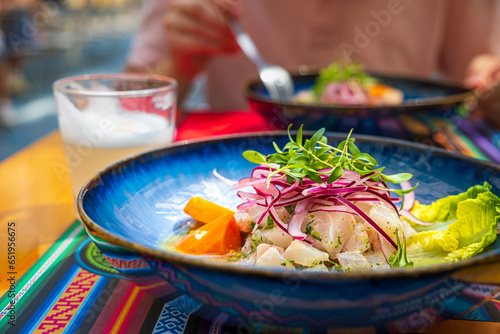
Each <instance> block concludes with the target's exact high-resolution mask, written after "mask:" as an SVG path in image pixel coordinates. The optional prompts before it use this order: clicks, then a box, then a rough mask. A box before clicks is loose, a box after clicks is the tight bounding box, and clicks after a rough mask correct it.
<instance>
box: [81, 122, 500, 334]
mask: <svg viewBox="0 0 500 334" xmlns="http://www.w3.org/2000/svg"><path fill="white" fill-rule="evenodd" d="M344 138H345V135H337V134H329V142H330V143H333V144H336V143H337V144H338V143H339V142H340V141H341V140H343V139H344ZM356 138H357V139H356V144H357V145H358V147H359V148H360V149H361V151H364V152H367V153H369V154H371V155H372V156H374V157H375V158H376V159H377V160H378V161H379V163H380V164H381V165H384V166H386V171H387V172H388V173H391V172H397V171H399V172H401V171H405V172H409V173H412V174H413V175H414V179H413V180H414V182H418V183H419V187H418V191H417V199H418V200H419V201H420V202H424V203H429V202H431V201H432V200H435V199H436V198H440V197H443V196H447V195H451V194H456V193H458V192H462V191H464V190H466V189H467V188H468V187H470V186H472V185H475V184H482V183H483V181H487V182H489V183H490V184H491V185H492V186H493V192H494V193H496V194H497V195H499V194H500V167H499V166H498V165H495V164H492V163H489V162H484V161H479V160H475V159H471V158H467V157H465V156H462V155H458V154H453V153H448V152H445V151H443V150H440V149H436V148H432V147H430V146H424V145H419V144H415V143H411V142H405V141H399V140H393V139H380V138H378V139H377V138H374V137H366V136H357V135H356ZM273 141H275V142H277V143H278V145H280V146H282V145H284V143H286V142H287V141H288V138H287V136H286V135H285V134H284V133H281V132H280V133H272V134H254V135H247V136H234V137H225V138H220V139H215V140H211V141H207V142H192V143H187V144H178V145H175V146H172V147H168V148H164V149H159V150H155V151H149V152H145V153H143V154H140V155H136V156H133V157H129V158H126V159H124V160H121V161H119V162H117V163H115V164H113V165H111V166H109V167H108V168H106V169H105V170H103V171H101V172H100V173H99V174H97V175H96V176H95V177H94V178H93V179H91V180H90V181H89V182H88V183H87V184H86V185H85V186H84V188H83V189H82V191H81V192H80V194H79V197H78V210H79V213H80V215H81V220H82V222H83V224H85V227H86V228H87V231H88V233H89V235H90V236H91V237H92V239H93V241H94V242H95V243H96V245H97V246H98V247H99V249H100V250H101V251H102V252H103V255H104V256H105V258H106V259H107V260H108V262H109V263H110V264H112V265H113V266H114V268H115V269H116V270H118V271H119V272H120V273H121V274H122V275H123V276H124V277H125V278H127V279H130V280H132V281H133V282H134V283H135V284H137V285H140V286H142V287H143V288H144V289H146V290H147V291H150V292H151V293H153V294H154V295H155V296H157V297H159V298H161V297H163V296H168V295H171V294H172V293H184V294H186V295H187V296H189V298H190V299H189V300H190V301H191V304H190V305H191V306H190V307H193V305H198V306H200V305H201V306H200V307H203V308H204V310H206V312H204V314H205V316H206V317H207V318H212V319H213V318H214V317H217V316H219V315H220V313H221V312H222V313H225V314H227V315H228V319H229V320H228V324H229V323H231V324H232V325H233V326H234V328H237V329H241V330H242V331H243V332H248V330H249V329H251V328H253V327H252V326H255V325H256V324H259V323H260V322H267V323H273V324H277V325H282V326H305V327H311V328H329V327H330V328H331V327H335V328H345V327H347V328H352V327H364V326H375V327H376V328H377V329H380V330H381V331H409V330H419V329H422V328H425V327H426V326H428V325H431V324H434V323H437V322H440V321H442V320H443V319H448V318H450V317H453V316H455V315H458V314H460V313H463V312H466V311H468V310H470V309H471V308H473V307H475V306H477V305H479V304H480V303H482V302H484V301H485V300H487V299H489V298H490V297H492V296H493V295H494V294H496V293H497V292H498V290H499V286H500V265H499V264H498V260H499V259H500V241H497V242H495V243H494V244H493V245H492V246H490V247H488V248H487V249H486V250H485V251H484V252H483V253H482V254H480V255H478V256H475V257H474V258H472V259H469V260H465V261H462V262H457V263H453V264H447V265H440V266H435V267H429V268H422V269H398V270H392V271H389V272H362V273H354V272H352V273H336V272H330V273H319V272H316V273H314V272H307V273H306V272H304V273H300V272H289V271H286V270H284V269H283V268H249V267H242V266H238V265H235V264H234V263H230V262H228V263H225V262H222V263H215V262H211V261H207V260H204V259H201V258H199V257H195V256H188V255H184V254H180V253H176V252H173V251H166V250H164V249H163V248H162V245H163V243H164V242H165V240H167V239H168V238H170V237H172V235H174V234H175V233H179V231H182V230H183V228H184V227H185V224H186V222H187V221H188V220H189V217H188V216H187V215H185V214H184V213H183V212H182V209H183V207H184V205H185V204H186V202H187V201H188V200H189V198H190V197H191V196H193V195H198V196H202V197H204V198H206V199H208V200H212V201H214V202H216V203H219V204H223V205H227V206H230V207H233V208H234V207H235V206H236V205H237V203H238V198H237V196H236V194H235V193H234V192H233V191H231V188H230V186H228V185H226V184H225V183H224V182H222V181H220V180H219V179H218V178H216V177H215V176H214V174H213V170H214V169H217V171H218V172H219V173H220V174H222V175H224V176H225V177H227V178H229V179H234V180H236V179H239V178H243V177H246V176H248V175H249V173H250V171H251V170H252V168H253V167H254V165H252V164H251V163H249V162H248V161H246V160H245V159H244V158H242V156H241V154H242V152H243V151H245V150H248V149H254V150H258V151H261V152H264V153H271V151H272V142H273Z"/></svg>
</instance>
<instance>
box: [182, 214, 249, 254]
mask: <svg viewBox="0 0 500 334" xmlns="http://www.w3.org/2000/svg"><path fill="white" fill-rule="evenodd" d="M241 244H242V239H241V235H240V230H239V229H238V224H237V223H236V220H235V219H234V215H233V214H224V215H222V216H220V217H218V218H217V219H215V220H213V221H211V222H209V223H207V224H205V225H203V226H202V227H200V228H198V229H196V230H193V231H191V232H189V234H188V235H186V236H185V237H184V238H182V239H181V241H180V242H179V243H178V244H177V246H176V247H175V248H176V249H177V250H178V251H180V252H182V253H187V254H193V255H208V254H212V255H224V254H227V253H229V252H231V251H233V250H237V249H238V248H240V247H241Z"/></svg>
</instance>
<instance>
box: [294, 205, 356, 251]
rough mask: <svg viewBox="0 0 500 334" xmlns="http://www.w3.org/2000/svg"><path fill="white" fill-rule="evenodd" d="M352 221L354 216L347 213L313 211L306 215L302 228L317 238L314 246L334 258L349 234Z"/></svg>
mask: <svg viewBox="0 0 500 334" xmlns="http://www.w3.org/2000/svg"><path fill="white" fill-rule="evenodd" d="M354 223H355V220H354V217H353V216H352V215H351V214H348V213H330V212H315V213H313V214H310V215H307V217H306V220H305V221H304V224H303V229H304V232H306V233H308V234H310V235H311V236H313V238H315V239H316V240H317V242H316V244H315V247H316V248H318V249H321V250H325V251H326V252H328V254H329V255H330V257H331V258H332V259H335V258H336V256H337V254H338V253H340V252H341V251H342V248H343V247H344V244H345V242H346V241H347V238H348V237H349V235H350V234H351V232H352V230H353V228H354Z"/></svg>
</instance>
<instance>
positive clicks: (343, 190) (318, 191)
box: [302, 186, 368, 196]
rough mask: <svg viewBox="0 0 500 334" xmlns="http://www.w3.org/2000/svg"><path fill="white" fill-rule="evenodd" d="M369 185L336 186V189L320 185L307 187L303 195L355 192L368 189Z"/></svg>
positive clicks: (330, 194)
mask: <svg viewBox="0 0 500 334" xmlns="http://www.w3.org/2000/svg"><path fill="white" fill-rule="evenodd" d="M367 188H368V187H367V186H357V187H350V188H347V187H346V188H336V189H323V188H320V187H316V188H310V189H306V190H304V191H303V192H302V194H303V195H327V196H332V195H337V194H346V193H354V192H359V191H365V190H367Z"/></svg>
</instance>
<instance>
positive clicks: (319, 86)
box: [312, 63, 377, 98]
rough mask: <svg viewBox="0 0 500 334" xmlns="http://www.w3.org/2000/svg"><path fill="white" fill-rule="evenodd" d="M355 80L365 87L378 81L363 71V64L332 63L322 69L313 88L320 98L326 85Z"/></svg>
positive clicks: (315, 94)
mask: <svg viewBox="0 0 500 334" xmlns="http://www.w3.org/2000/svg"><path fill="white" fill-rule="evenodd" d="M348 81H355V82H357V83H358V84H360V85H361V86H362V87H363V88H369V87H370V86H372V85H374V84H375V83H377V79H376V78H374V77H372V76H370V75H369V74H368V73H366V72H364V71H363V66H362V65H361V64H343V63H332V64H330V65H329V66H328V67H326V68H324V69H322V70H320V72H319V75H318V77H317V79H316V82H315V83H314V86H313V88H312V91H313V94H314V96H316V98H318V97H319V96H321V94H323V92H324V90H325V87H326V86H327V85H328V84H329V83H331V82H348Z"/></svg>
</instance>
